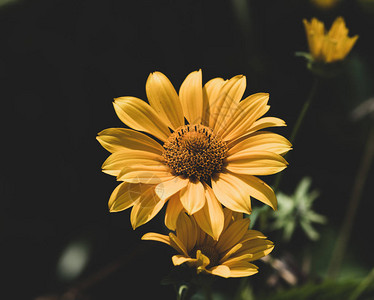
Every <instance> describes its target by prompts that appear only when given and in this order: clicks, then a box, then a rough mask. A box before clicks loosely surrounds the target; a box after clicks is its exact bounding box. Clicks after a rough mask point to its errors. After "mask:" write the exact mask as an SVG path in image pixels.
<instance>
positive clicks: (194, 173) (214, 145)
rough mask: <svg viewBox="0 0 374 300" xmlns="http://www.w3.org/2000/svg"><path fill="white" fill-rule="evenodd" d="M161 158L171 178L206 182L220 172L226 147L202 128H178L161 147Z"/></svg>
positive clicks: (210, 132)
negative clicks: (180, 177) (185, 178)
mask: <svg viewBox="0 0 374 300" xmlns="http://www.w3.org/2000/svg"><path fill="white" fill-rule="evenodd" d="M163 147H164V152H163V157H164V159H165V163H166V164H167V165H168V166H169V167H170V168H171V170H172V172H173V174H174V175H176V176H179V175H182V176H185V177H188V178H189V179H190V180H192V181H196V180H200V181H205V182H206V181H208V180H209V179H210V178H211V176H212V175H213V174H215V173H219V172H221V171H222V169H223V166H224V159H225V158H226V156H227V145H226V143H225V142H224V141H222V140H221V138H220V137H218V136H217V135H215V134H214V133H213V130H212V129H210V128H209V127H206V126H204V125H201V124H198V125H185V126H182V127H179V128H178V129H177V130H176V131H174V133H173V134H171V135H170V137H169V138H168V139H167V141H166V142H165V144H164V146H163Z"/></svg>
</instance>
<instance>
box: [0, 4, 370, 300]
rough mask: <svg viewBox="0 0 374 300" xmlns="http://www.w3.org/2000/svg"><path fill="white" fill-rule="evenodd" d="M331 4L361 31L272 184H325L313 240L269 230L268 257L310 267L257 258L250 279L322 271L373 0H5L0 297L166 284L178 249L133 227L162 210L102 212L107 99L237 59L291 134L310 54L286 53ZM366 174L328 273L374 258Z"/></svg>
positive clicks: (348, 151)
mask: <svg viewBox="0 0 374 300" xmlns="http://www.w3.org/2000/svg"><path fill="white" fill-rule="evenodd" d="M337 16H343V17H344V18H345V20H346V24H347V27H348V28H349V30H350V36H352V35H355V34H358V35H359V36H360V37H359V40H358V42H357V44H356V46H355V47H354V48H353V50H352V52H351V54H350V55H349V57H348V59H347V60H346V62H345V64H344V68H343V70H342V72H341V73H340V74H339V75H338V76H336V77H334V78H329V79H325V80H323V81H322V83H321V85H320V86H319V89H318V90H317V92H316V96H315V98H314V100H313V103H312V105H311V107H310V110H309V111H308V113H307V115H306V117H305V119H304V122H303V125H302V128H301V131H300V133H299V135H298V137H297V140H296V141H295V144H294V150H293V151H292V153H291V154H290V156H289V162H290V165H289V167H288V169H287V170H286V171H284V174H283V177H282V182H281V185H280V187H279V188H280V190H281V191H282V193H284V194H286V195H292V194H293V193H294V191H295V189H296V187H297V186H298V184H299V182H300V180H301V178H303V177H305V176H309V177H310V178H311V189H312V190H318V192H319V196H318V198H317V199H316V200H315V201H314V202H313V210H314V211H316V212H317V213H319V214H321V215H323V216H325V217H326V220H327V222H326V223H325V224H324V225H322V224H317V225H315V226H314V228H315V230H316V231H318V233H319V234H320V237H319V239H316V240H310V239H309V238H308V237H307V236H306V235H305V234H304V233H303V231H302V230H296V229H295V232H294V234H293V235H292V238H291V239H290V240H289V241H288V242H285V241H284V240H282V236H281V235H280V234H279V232H277V231H276V230H270V229H268V230H265V234H266V235H267V236H268V237H269V239H270V240H272V241H274V242H275V245H276V248H275V250H274V251H273V253H272V254H273V256H274V257H278V258H279V259H281V258H282V257H288V260H282V261H283V262H285V261H291V262H292V264H294V265H295V266H296V267H295V266H294V267H292V268H293V270H298V269H299V268H301V269H302V268H303V267H302V266H304V267H305V264H308V266H307V270H308V271H307V276H304V277H303V276H299V275H297V274H299V273H298V271H295V272H294V274H296V276H298V282H297V283H292V282H287V280H286V281H284V280H283V281H282V279H281V280H277V279H274V278H275V277H274V276H275V275H276V272H277V271H276V270H274V269H272V268H271V266H270V265H265V263H264V262H259V263H258V265H259V266H260V273H259V274H258V275H256V276H253V277H251V278H249V281H248V282H249V284H250V285H251V286H252V287H253V286H254V287H255V288H254V293H259V294H264V293H265V292H264V291H266V293H269V294H276V293H277V291H279V289H281V290H288V289H290V288H292V287H294V286H297V287H300V286H302V285H303V284H304V283H305V282H306V281H308V280H311V279H313V280H314V281H316V282H321V281H322V280H323V279H324V278H325V276H326V269H327V266H328V264H329V261H330V260H331V256H332V253H333V246H334V243H335V240H336V236H337V234H338V232H339V230H340V228H341V226H342V223H343V220H344V216H345V213H346V210H347V206H348V203H349V199H350V194H351V193H352V189H353V186H354V181H355V179H356V177H357V171H358V169H359V168H360V163H361V159H362V157H363V155H364V152H365V145H366V143H367V140H368V136H369V132H370V128H371V127H372V126H373V119H372V118H371V117H370V116H369V114H366V112H367V111H369V110H370V109H371V110H373V104H371V106H370V105H367V106H366V107H365V108H364V109H363V110H361V112H363V113H362V114H360V116H359V117H356V118H354V117H352V111H353V110H354V109H356V107H358V106H359V105H360V104H362V103H364V102H365V101H367V100H369V99H371V98H373V97H374V91H373V88H374V85H373V83H374V81H373V80H374V73H373V72H374V56H373V53H374V43H373V29H374V1H372V0H340V1H337V2H336V3H333V4H332V5H331V7H327V8H326V7H323V6H319V5H318V3H316V2H310V1H307V0H303V1H302V0H282V1H279V0H277V1H270V0H262V1H253V0H231V1H197V0H184V1H176V0H167V1H166V0H163V1H151V0H140V1H123V0H122V1H120V0H106V1H99V0H90V1H87V0H64V1H60V0H48V1H47V0H28V1H22V0H2V1H0V32H1V47H0V78H1V83H2V84H1V89H0V93H1V115H2V117H1V118H0V120H1V123H2V124H1V128H3V129H2V130H3V131H2V135H1V137H2V142H1V145H2V146H1V148H2V153H3V155H2V157H3V159H2V163H1V165H2V167H1V173H0V197H1V209H0V272H1V274H2V278H3V280H2V284H1V286H2V288H1V292H0V293H1V294H0V298H1V299H38V300H46V299H64V300H65V299H67V300H70V299H87V300H97V299H107V300H116V299H126V298H129V297H132V295H134V293H136V298H138V299H146V298H150V297H155V298H162V299H174V298H175V296H174V294H175V293H174V290H173V288H172V287H171V286H165V285H160V281H161V280H162V278H163V277H164V276H165V275H167V274H168V273H169V271H170V270H171V268H172V263H171V255H173V253H174V252H173V251H172V249H169V247H167V246H165V245H161V244H157V243H153V242H144V241H141V240H140V237H141V236H142V235H143V234H144V233H146V232H149V231H156V232H163V231H164V230H165V228H164V226H163V217H162V215H163V213H161V214H159V215H158V216H157V217H156V218H155V219H154V220H152V221H151V222H149V223H148V224H146V225H144V226H141V227H140V228H139V229H137V230H136V231H133V230H132V228H131V225H130V220H129V215H130V210H127V211H124V212H121V213H114V214H110V213H109V212H108V208H107V201H108V199H109V196H110V194H111V192H112V190H113V189H114V188H115V186H116V185H117V182H116V181H115V178H114V177H112V176H109V175H106V174H104V173H102V172H101V164H102V163H103V161H104V160H105V159H106V157H107V156H108V153H107V152H106V151H105V150H104V149H103V148H102V147H101V146H100V145H99V143H98V142H97V141H96V140H95V137H96V134H97V133H98V132H99V131H101V130H103V129H105V128H109V127H121V126H123V124H121V122H120V121H119V119H118V118H117V117H116V115H115V112H114V109H113V106H112V99H113V98H115V97H119V96H127V95H131V96H137V97H139V98H142V99H146V97H145V82H146V79H147V77H148V75H149V73H150V72H153V71H156V70H157V71H161V72H163V73H164V74H165V75H166V76H168V77H169V79H170V80H171V81H172V82H173V84H174V86H175V87H176V89H177V90H178V89H179V86H180V84H181V83H182V81H183V79H184V78H185V76H187V74H189V73H190V72H192V71H194V70H197V69H199V68H201V69H202V70H203V81H204V82H206V81H208V80H209V79H211V78H214V77H223V78H230V77H232V76H234V75H237V74H244V75H245V76H246V77H247V90H246V94H245V96H247V95H250V94H252V93H255V92H269V93H270V102H269V104H270V105H271V109H270V111H269V113H268V115H269V116H275V117H279V118H282V119H284V120H285V121H286V122H287V124H288V127H285V128H280V129H275V130H274V131H276V132H278V133H280V134H282V135H284V136H286V137H288V136H289V135H290V133H291V130H292V128H293V125H294V124H295V121H296V119H297V116H298V114H299V112H300V110H301V108H302V106H303V103H304V102H305V100H306V98H307V96H308V94H309V92H310V89H311V87H312V81H313V75H312V74H311V73H310V72H309V71H308V70H307V68H306V62H305V59H304V58H302V57H297V56H295V52H297V51H308V46H307V42H306V37H305V32H304V27H303V24H302V19H303V18H307V19H310V18H311V17H317V18H319V19H320V20H321V21H324V22H325V23H326V26H327V27H330V25H331V23H332V21H333V20H334V19H335V18H336V17H337ZM367 103H370V102H367ZM370 107H371V108H370ZM354 116H355V115H354ZM274 178H275V176H267V177H264V178H263V179H264V180H265V181H266V182H267V183H269V184H273V183H274ZM361 182H362V185H363V186H362V193H361V195H360V204H359V207H358V209H357V216H356V218H355V220H354V223H353V226H352V234H351V236H350V239H349V241H348V247H347V252H346V255H345V256H344V260H343V263H342V266H341V270H340V273H339V274H338V280H345V279H347V278H348V279H360V278H365V276H366V275H367V274H368V273H369V272H370V270H371V269H372V268H373V267H374V258H373V255H372V253H373V246H372V244H371V243H372V242H373V239H372V235H371V234H372V227H373V225H372V224H373V223H372V214H373V208H374V202H373V196H372V192H371V191H370V188H371V187H372V186H373V183H374V170H373V168H371V169H370V166H368V171H367V172H366V176H365V178H364V180H362V181H361ZM258 204H259V202H258ZM259 206H261V205H260V204H259ZM254 229H258V228H257V227H256V224H255V225H254ZM305 255H306V256H305ZM301 257H302V258H301ZM305 257H307V258H308V259H307V260H305ZM292 268H291V269H292ZM303 274H304V275H305V272H304V273H303ZM278 277H279V276H278ZM280 277H281V276H280ZM271 278H272V279H271ZM217 280H218V281H217V282H218V283H217V291H222V293H223V294H228V295H230V294H233V293H234V292H235V290H236V289H237V287H238V286H239V280H237V279H229V280H221V279H217ZM266 293H265V294H266ZM248 299H249V298H248ZM269 299H270V298H269ZM285 299H287V298H285ZM288 299H291V298H288ZM368 299H369V298H368ZM370 299H373V298H370Z"/></svg>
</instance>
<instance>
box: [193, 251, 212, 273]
mask: <svg viewBox="0 0 374 300" xmlns="http://www.w3.org/2000/svg"><path fill="white" fill-rule="evenodd" d="M196 259H197V261H196V267H197V273H200V272H202V271H205V267H206V266H207V265H209V264H210V260H209V258H208V257H207V256H205V255H204V254H203V253H202V252H201V250H197V251H196Z"/></svg>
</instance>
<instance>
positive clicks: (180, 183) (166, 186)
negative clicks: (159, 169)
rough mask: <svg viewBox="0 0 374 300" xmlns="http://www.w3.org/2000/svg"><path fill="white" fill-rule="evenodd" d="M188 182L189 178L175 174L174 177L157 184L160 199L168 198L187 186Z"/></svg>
mask: <svg viewBox="0 0 374 300" xmlns="http://www.w3.org/2000/svg"><path fill="white" fill-rule="evenodd" d="M188 182H189V180H188V179H183V178H182V177H179V176H173V178H172V179H170V180H168V181H163V182H161V183H160V184H158V185H157V186H156V194H157V195H158V196H159V197H160V199H162V200H167V199H169V198H170V197H171V196H172V195H174V194H175V193H177V192H179V191H180V190H181V189H183V188H184V187H186V186H187V184H188Z"/></svg>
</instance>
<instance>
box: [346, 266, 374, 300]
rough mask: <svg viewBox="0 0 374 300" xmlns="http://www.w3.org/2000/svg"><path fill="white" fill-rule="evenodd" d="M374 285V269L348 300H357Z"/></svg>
mask: <svg viewBox="0 0 374 300" xmlns="http://www.w3.org/2000/svg"><path fill="white" fill-rule="evenodd" d="M373 283H374V269H372V270H371V272H370V273H369V274H368V275H367V276H366V277H365V278H364V280H362V281H361V282H360V284H359V285H358V286H357V288H356V289H355V290H354V291H353V293H352V294H351V296H350V297H349V299H348V300H357V299H358V298H359V297H360V296H361V295H362V294H363V293H364V292H365V290H366V289H367V288H368V287H370V286H372V285H373Z"/></svg>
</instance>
